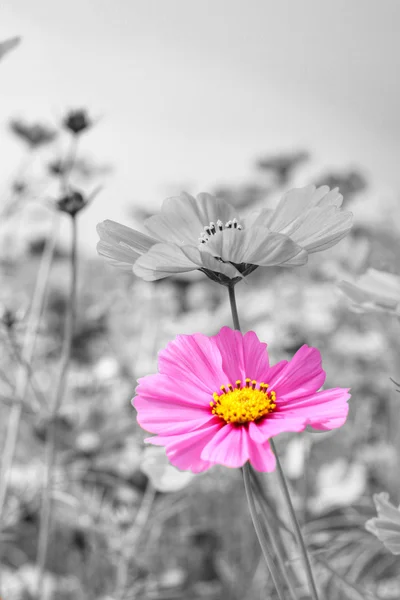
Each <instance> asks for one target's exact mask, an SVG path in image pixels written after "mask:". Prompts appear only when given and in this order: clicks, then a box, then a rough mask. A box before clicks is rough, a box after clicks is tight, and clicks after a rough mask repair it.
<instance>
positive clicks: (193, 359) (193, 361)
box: [158, 333, 227, 402]
mask: <svg viewBox="0 0 400 600" xmlns="http://www.w3.org/2000/svg"><path fill="white" fill-rule="evenodd" d="M158 365H159V371H160V373H163V374H165V375H168V377H169V378H171V379H175V380H177V386H179V385H180V383H181V382H186V383H187V385H189V386H191V387H192V388H193V389H195V388H197V389H198V390H200V391H202V392H206V393H209V394H210V398H209V402H211V400H212V394H213V393H214V392H218V391H219V389H220V387H221V385H223V384H224V383H227V382H226V381H225V380H226V376H225V373H224V371H223V369H222V358H221V354H220V351H219V349H218V347H217V345H216V344H215V342H213V339H212V338H209V337H207V336H205V335H203V334H201V333H197V334H194V335H178V336H177V337H176V338H175V339H174V340H173V341H171V342H169V344H168V346H167V347H166V348H165V349H164V350H162V351H161V352H160V353H159V355H158ZM189 396H190V394H189ZM196 397H197V396H196Z"/></svg>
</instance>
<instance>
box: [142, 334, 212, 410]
mask: <svg viewBox="0 0 400 600" xmlns="http://www.w3.org/2000/svg"><path fill="white" fill-rule="evenodd" d="M188 337H189V336H188ZM174 341H175V340H174ZM172 343H173V342H170V344H172ZM170 344H168V346H167V348H166V349H165V350H163V352H164V353H165V352H167V350H168V347H169V345H170ZM191 375H193V374H191V373H190V372H189V373H188V377H183V376H182V375H181V374H179V372H178V371H175V375H172V376H170V375H169V374H164V373H163V372H161V373H156V374H155V375H147V376H146V377H141V378H140V379H139V380H138V381H139V385H138V386H137V388H136V396H137V397H141V398H146V399H147V400H149V401H150V402H159V403H161V404H162V405H165V404H176V405H177V406H178V407H188V408H195V409H199V408H201V409H204V410H206V409H207V410H209V402H211V400H210V394H211V391H210V390H209V389H208V388H207V387H205V388H204V387H199V385H197V384H196V381H195V380H194V379H190V376H191ZM211 395H212V394H211ZM134 402H135V403H136V399H135V400H134Z"/></svg>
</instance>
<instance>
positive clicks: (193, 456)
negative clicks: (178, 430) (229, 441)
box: [145, 420, 221, 473]
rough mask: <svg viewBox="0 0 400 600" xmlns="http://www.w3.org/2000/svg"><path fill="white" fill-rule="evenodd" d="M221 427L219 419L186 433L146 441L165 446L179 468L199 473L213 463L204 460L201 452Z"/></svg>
mask: <svg viewBox="0 0 400 600" xmlns="http://www.w3.org/2000/svg"><path fill="white" fill-rule="evenodd" d="M218 421H219V420H218ZM220 428H221V423H220V421H219V422H217V423H212V424H210V425H207V426H205V427H204V428H201V429H198V430H196V431H191V432H187V433H186V434H182V435H172V436H157V437H154V438H148V439H146V440H145V441H146V442H148V443H151V444H155V445H157V446H165V449H166V454H167V456H168V458H169V460H170V462H171V464H172V465H174V466H175V467H177V468H178V469H182V470H190V471H193V472H194V473H199V472H201V471H205V470H206V469H208V468H210V467H211V466H212V465H213V463H212V462H210V461H207V460H204V459H203V457H202V456H201V453H202V450H203V448H204V446H205V445H206V444H207V443H208V441H209V440H210V439H211V438H212V437H213V436H214V435H215V434H216V433H217V432H218V430H219V429H220Z"/></svg>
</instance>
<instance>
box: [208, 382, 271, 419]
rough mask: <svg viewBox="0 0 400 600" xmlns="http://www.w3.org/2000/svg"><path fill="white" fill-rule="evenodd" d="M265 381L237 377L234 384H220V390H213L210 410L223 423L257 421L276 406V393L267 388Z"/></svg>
mask: <svg viewBox="0 0 400 600" xmlns="http://www.w3.org/2000/svg"><path fill="white" fill-rule="evenodd" d="M268 388H269V385H268V384H267V383H263V382H261V383H257V381H255V380H254V379H253V380H252V379H245V381H244V382H243V384H242V381H241V380H240V379H238V380H237V381H235V385H232V384H231V383H227V384H226V385H221V388H220V392H219V393H217V392H214V394H213V398H214V400H213V401H212V402H210V407H211V412H212V414H213V415H216V416H217V417H219V418H220V419H222V420H223V421H225V423H236V424H238V425H243V424H244V423H249V422H250V421H255V422H256V421H259V420H260V419H262V418H263V417H265V416H266V415H268V414H269V413H271V412H273V411H274V410H275V408H276V394H275V392H274V391H273V390H269V389H268Z"/></svg>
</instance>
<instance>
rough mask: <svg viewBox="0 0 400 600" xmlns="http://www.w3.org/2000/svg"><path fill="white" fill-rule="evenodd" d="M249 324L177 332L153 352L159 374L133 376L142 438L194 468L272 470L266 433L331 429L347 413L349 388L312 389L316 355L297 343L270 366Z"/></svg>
mask: <svg viewBox="0 0 400 600" xmlns="http://www.w3.org/2000/svg"><path fill="white" fill-rule="evenodd" d="M266 348H267V345H266V344H264V343H262V342H260V341H259V339H258V338H257V335H256V334H255V333H254V332H253V331H249V332H248V333H246V334H245V335H243V334H242V333H240V332H239V331H234V330H232V329H230V328H229V327H223V328H222V329H221V331H220V332H219V333H218V334H217V335H215V336H213V337H207V336H205V335H203V334H200V333H198V334H195V335H178V336H177V337H176V338H175V340H173V341H172V342H170V343H169V344H168V346H167V347H166V348H165V350H162V351H161V352H160V353H159V373H157V374H155V375H148V376H147V377H143V378H141V379H139V385H138V387H137V390H136V393H137V396H136V398H135V399H134V400H133V401H132V402H133V405H134V407H135V408H136V410H137V412H138V415H137V419H138V422H139V424H140V425H141V427H143V429H145V430H147V431H150V432H151V433H155V434H156V436H155V437H150V438H148V439H147V440H146V441H147V442H149V443H151V444H155V445H158V446H165V448H166V453H167V456H168V458H169V460H170V462H171V463H172V464H173V465H174V466H175V467H177V468H178V469H182V470H190V471H193V472H195V473H199V472H201V471H205V470H207V469H209V468H210V467H211V466H213V465H215V464H221V465H225V466H227V467H233V468H237V467H241V466H242V465H243V464H244V463H245V462H247V461H249V462H250V463H251V464H252V465H253V467H254V468H255V469H257V470H258V471H273V470H274V468H275V457H274V454H273V452H272V450H271V447H270V444H269V439H270V438H271V437H274V436H275V435H278V434H279V433H282V432H285V431H302V430H303V429H305V427H306V426H307V425H310V426H311V427H314V428H316V429H322V430H328V429H335V428H337V427H340V426H341V425H343V423H344V422H345V421H346V417H347V413H348V404H347V400H348V399H349V398H350V394H349V393H348V389H343V388H333V389H329V390H324V391H318V390H319V389H320V387H321V386H322V385H323V383H324V381H325V372H324V371H323V369H322V366H321V355H320V353H319V351H318V350H317V349H316V348H310V347H309V346H306V345H304V346H302V347H301V348H300V350H298V351H297V352H296V354H295V355H294V357H293V358H292V360H291V361H289V362H288V361H286V360H283V361H281V362H279V363H278V364H276V365H274V366H272V367H271V366H270V365H269V360H268V353H267V350H266Z"/></svg>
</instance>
